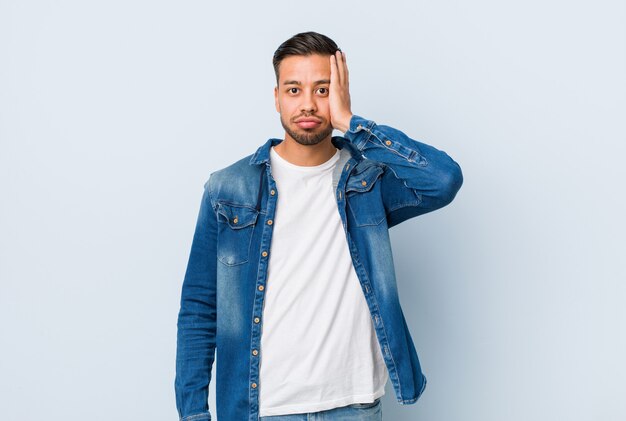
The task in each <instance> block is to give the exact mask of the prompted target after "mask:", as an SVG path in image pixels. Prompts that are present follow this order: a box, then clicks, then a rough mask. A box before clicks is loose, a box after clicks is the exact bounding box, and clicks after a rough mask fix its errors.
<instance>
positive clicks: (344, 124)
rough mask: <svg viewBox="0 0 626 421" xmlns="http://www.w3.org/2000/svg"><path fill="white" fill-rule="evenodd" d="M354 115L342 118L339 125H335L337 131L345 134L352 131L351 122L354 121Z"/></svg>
mask: <svg viewBox="0 0 626 421" xmlns="http://www.w3.org/2000/svg"><path fill="white" fill-rule="evenodd" d="M352 116H353V114H352V113H350V114H347V115H346V116H345V117H342V118H341V119H340V120H339V121H338V122H337V124H335V125H334V127H335V129H337V130H339V131H341V132H343V133H345V132H347V131H348V130H349V129H350V121H351V120H352Z"/></svg>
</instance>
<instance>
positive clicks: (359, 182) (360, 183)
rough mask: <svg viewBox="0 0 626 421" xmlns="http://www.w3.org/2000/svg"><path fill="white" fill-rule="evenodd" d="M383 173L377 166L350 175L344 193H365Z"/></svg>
mask: <svg viewBox="0 0 626 421" xmlns="http://www.w3.org/2000/svg"><path fill="white" fill-rule="evenodd" d="M383 172H384V170H383V168H382V167H381V166H379V165H370V166H368V167H367V168H365V169H364V170H363V171H361V172H359V173H355V174H351V175H350V178H349V179H348V183H347V184H346V192H348V191H357V192H365V191H368V190H369V189H371V188H372V186H373V185H374V182H375V181H376V179H377V178H378V177H380V175H381V174H382V173H383Z"/></svg>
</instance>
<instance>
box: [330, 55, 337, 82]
mask: <svg viewBox="0 0 626 421" xmlns="http://www.w3.org/2000/svg"><path fill="white" fill-rule="evenodd" d="M336 83H337V60H336V57H335V56H334V55H331V56H330V84H331V86H333V85H334V84H336Z"/></svg>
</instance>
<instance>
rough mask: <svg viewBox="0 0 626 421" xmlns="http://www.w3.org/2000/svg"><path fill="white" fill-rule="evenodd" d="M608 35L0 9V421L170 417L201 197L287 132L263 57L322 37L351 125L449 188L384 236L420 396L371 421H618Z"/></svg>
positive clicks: (620, 268) (439, 13) (588, 8)
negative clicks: (348, 103)
mask: <svg viewBox="0 0 626 421" xmlns="http://www.w3.org/2000/svg"><path fill="white" fill-rule="evenodd" d="M624 22H626V7H625V5H624V2H623V1H595V2H591V1H586V2H583V1H555V0H551V1H546V0H543V1H536V0H532V1H524V2H521V1H519V2H502V1H485V0H482V1H474V2H459V1H437V2H434V1H433V2H409V1H406V2H397V1H384V2H373V1H359V2H356V1H353V2H339V1H318V2H309V3H297V2H295V3H294V2H289V1H281V2H252V1H250V2H246V3H242V2H230V3H220V4H211V3H209V2H200V1H180V2H174V1H169V2H165V1H139V0H132V1H130V0H125V1H106V2H105V1H88V2H87V1H54V2H52V1H50V2H48V1H27V0H20V1H17V0H14V1H6V0H2V1H0V173H1V178H0V193H1V197H2V199H1V204H0V278H1V282H0V329H1V330H0V418H2V419H3V420H9V419H11V420H42V419H46V420H87V419H88V420H93V421H95V420H107V421H108V420H118V421H124V420H155V421H156V420H173V419H177V413H176V409H175V401H174V388H173V381H174V374H175V373H174V369H175V366H174V364H175V363H174V360H175V347H176V344H175V341H176V316H177V311H178V306H179V300H180V288H181V283H182V278H183V275H184V270H185V267H186V263H187V258H188V254H189V249H190V246H191V239H192V234H193V229H194V226H195V220H196V216H197V212H198V209H199V205H200V198H201V194H202V187H203V184H204V182H205V181H206V179H207V177H208V175H209V173H210V172H212V171H214V170H216V169H218V168H222V167H224V166H226V165H228V164H230V163H232V162H234V161H235V160H237V159H239V158H241V157H243V156H245V155H248V154H251V153H253V152H254V151H255V150H256V148H257V147H258V146H259V145H261V144H262V143H263V142H265V141H266V140H267V138H269V137H281V136H282V135H283V131H282V127H281V125H280V122H279V118H278V114H277V113H276V111H275V109H274V102H273V101H274V100H273V96H272V89H273V87H274V74H273V70H272V66H271V58H272V54H273V52H274V50H275V49H276V48H277V47H278V45H280V43H281V42H283V41H284V40H286V39H287V38H289V37H290V36H292V35H294V34H295V33H297V32H302V31H306V30H315V31H318V32H321V33H324V34H326V35H328V36H330V37H331V38H333V39H334V40H335V41H336V42H337V43H338V44H339V46H340V47H341V48H342V49H343V50H344V51H346V55H347V62H348V66H349V71H350V88H351V94H352V110H353V112H354V113H356V114H359V115H362V116H364V117H366V118H369V119H372V120H375V121H376V122H377V123H379V124H387V125H390V126H393V127H396V128H398V129H400V130H402V131H404V132H405V133H407V134H408V135H409V136H411V137H413V138H415V139H419V140H421V141H424V142H426V143H429V144H432V145H434V146H436V147H438V148H440V149H443V150H445V151H446V152H448V153H449V154H450V155H451V156H452V157H453V158H454V159H455V160H457V161H458V162H459V163H460V165H461V167H462V168H463V172H464V176H465V183H464V185H463V187H462V189H461V191H460V192H459V194H458V195H457V198H456V200H455V201H454V202H453V203H452V204H451V205H449V206H448V207H446V208H443V209H441V210H440V211H437V212H434V213H432V214H427V215H424V216H422V217H419V218H416V219H413V220H410V221H408V222H406V223H404V224H402V225H401V228H394V229H392V230H391V235H392V241H393V245H394V251H395V262H396V265H397V271H398V283H399V285H398V286H399V290H400V292H401V301H402V304H403V306H404V309H405V314H406V316H407V319H408V321H409V326H410V329H411V332H412V334H413V337H414V340H415V344H416V347H417V350H418V353H419V355H420V359H421V362H422V365H423V369H424V372H425V374H426V375H427V377H428V386H427V389H426V391H425V394H424V395H423V396H422V398H420V400H419V402H418V403H417V404H415V405H411V406H400V405H399V404H398V403H397V402H396V401H395V397H394V394H393V390H392V389H391V384H390V383H388V384H387V390H386V392H387V394H386V395H385V397H384V400H383V412H384V414H385V419H386V420H388V421H391V420H397V421H409V420H411V421H412V420H428V421H453V420H458V421H468V420H476V421H501V420H507V421H517V420H520V421H521V420H556V419H559V420H570V421H579V420H589V421H597V420H603V421H604V420H606V421H613V420H615V421H617V420H624V419H626V399H625V392H626V381H625V380H624V379H625V378H626V363H625V362H624V355H626V338H625V327H624V326H625V322H626V310H625V308H624V303H625V299H626V288H625V286H624V282H625V281H626V269H625V263H624V262H625V257H626V256H625V246H624V236H625V234H626V232H625V231H626V229H625V225H626V224H625V223H624V220H623V217H624V215H625V214H626V205H625V203H626V200H625V199H624V191H625V189H624V187H623V184H624V182H625V181H626V170H625V166H624V156H625V152H626V147H625V142H626V130H625V125H624V121H625V116H626V82H625V77H624V75H626V29H625V28H626V26H625V25H624ZM335 134H339V133H338V132H336V133H335ZM218 352H219V351H218ZM210 395H211V396H210V400H209V403H210V406H211V411H212V413H213V415H215V404H214V402H215V385H214V384H212V385H211V389H210ZM220 421H235V420H220Z"/></svg>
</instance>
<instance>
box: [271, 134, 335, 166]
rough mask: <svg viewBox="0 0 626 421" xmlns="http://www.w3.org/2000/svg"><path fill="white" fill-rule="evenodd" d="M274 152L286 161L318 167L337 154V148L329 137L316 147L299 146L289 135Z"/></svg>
mask: <svg viewBox="0 0 626 421" xmlns="http://www.w3.org/2000/svg"><path fill="white" fill-rule="evenodd" d="M274 150H275V151H276V152H277V153H278V154H279V155H280V156H281V158H283V159H285V160H286V161H288V162H291V163H292V164H294V165H300V166H305V167H308V166H315V165H320V164H322V163H324V162H326V161H328V160H329V159H330V158H332V157H333V155H335V153H336V152H337V148H336V147H335V145H333V144H332V142H331V136H328V137H327V138H326V139H324V140H322V141H321V142H320V143H318V144H316V145H301V144H300V143H298V142H296V141H295V140H293V139H292V138H291V137H290V136H289V135H285V140H283V141H282V142H280V143H279V144H278V145H276V146H274Z"/></svg>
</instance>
